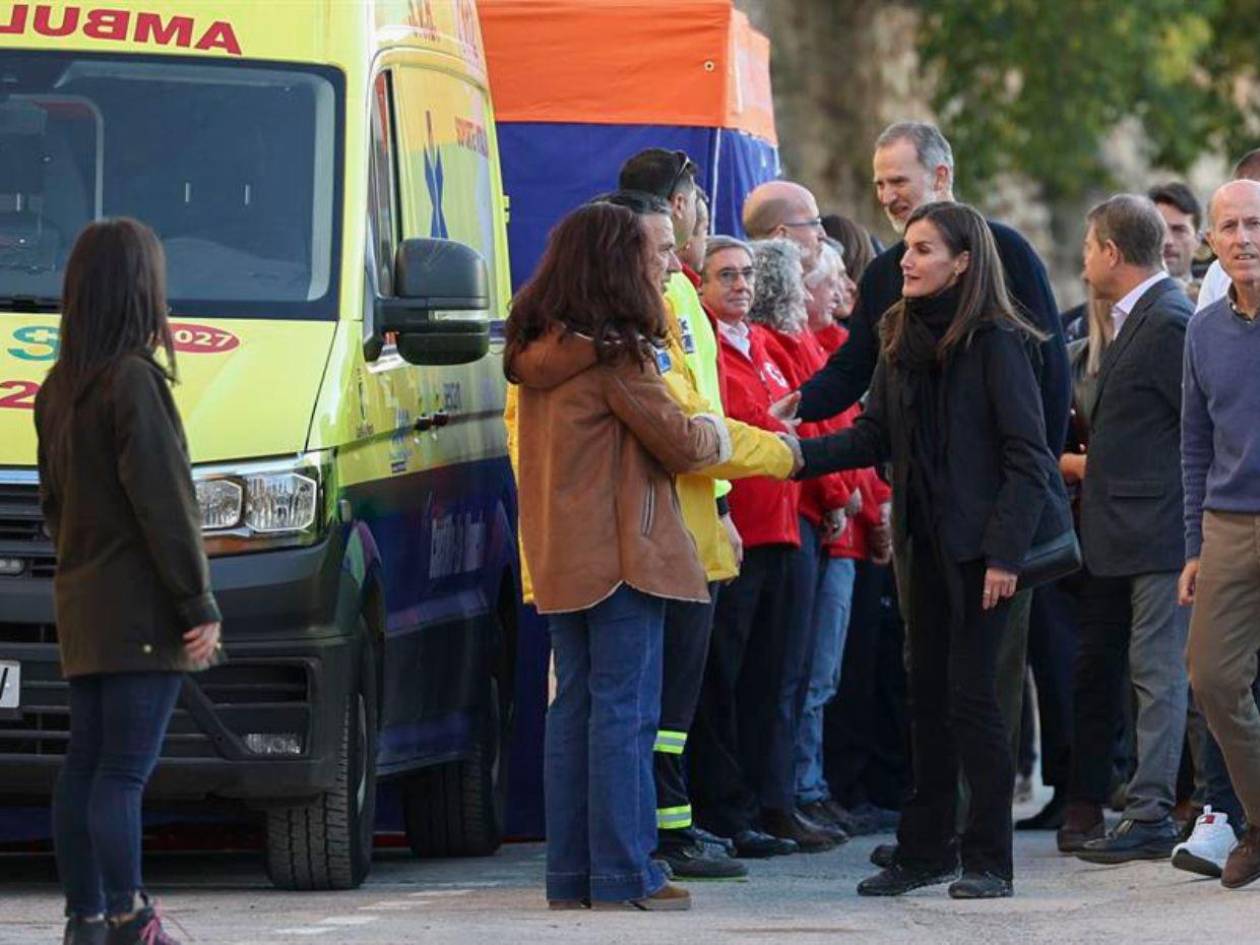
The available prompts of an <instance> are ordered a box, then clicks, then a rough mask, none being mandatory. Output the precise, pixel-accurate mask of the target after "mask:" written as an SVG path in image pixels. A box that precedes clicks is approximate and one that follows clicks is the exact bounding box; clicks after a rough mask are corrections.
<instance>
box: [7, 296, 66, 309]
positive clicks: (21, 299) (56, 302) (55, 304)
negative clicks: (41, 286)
mask: <svg viewBox="0 0 1260 945" xmlns="http://www.w3.org/2000/svg"><path fill="white" fill-rule="evenodd" d="M0 311H6V312H21V313H27V312H60V311H61V299H56V298H52V297H51V296H40V295H0Z"/></svg>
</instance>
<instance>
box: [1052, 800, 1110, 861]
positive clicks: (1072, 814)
mask: <svg viewBox="0 0 1260 945" xmlns="http://www.w3.org/2000/svg"><path fill="white" fill-rule="evenodd" d="M1106 830H1107V826H1106V824H1104V823H1103V815H1102V807H1101V806H1100V805H1098V804H1089V803H1086V802H1084V801H1074V802H1072V803H1070V804H1068V805H1067V809H1066V811H1065V812H1064V815H1063V826H1061V827H1060V828H1059V831H1058V833H1057V834H1056V835H1055V843H1056V844H1057V845H1058V847H1059V852H1060V853H1076V852H1077V851H1078V850H1081V849H1084V847H1085V844H1086V843H1089V842H1090V841H1091V840H1101V839H1102V837H1103V836H1104V834H1105V833H1106Z"/></svg>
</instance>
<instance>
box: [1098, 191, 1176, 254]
mask: <svg viewBox="0 0 1260 945" xmlns="http://www.w3.org/2000/svg"><path fill="white" fill-rule="evenodd" d="M1086 219H1087V220H1088V221H1089V222H1090V223H1091V224H1092V225H1093V227H1094V238H1095V239H1096V240H1097V241H1098V245H1099V246H1102V245H1104V244H1105V243H1107V242H1108V241H1110V242H1112V243H1114V244H1115V246H1116V249H1118V250H1119V251H1120V257H1121V258H1122V259H1123V260H1124V261H1125V262H1126V263H1128V264H1129V265H1131V266H1141V267H1142V268H1144V269H1157V268H1160V267H1161V266H1163V264H1164V218H1163V216H1162V215H1161V214H1160V212H1159V210H1157V209H1156V207H1155V204H1154V203H1152V202H1151V200H1150V199H1149V198H1147V197H1142V196H1139V195H1138V194H1116V195H1115V196H1114V197H1110V198H1108V199H1107V200H1104V201H1103V202H1102V203H1099V204H1095V205H1094V206H1093V208H1092V209H1091V210H1090V211H1089V215H1088V216H1087V217H1086Z"/></svg>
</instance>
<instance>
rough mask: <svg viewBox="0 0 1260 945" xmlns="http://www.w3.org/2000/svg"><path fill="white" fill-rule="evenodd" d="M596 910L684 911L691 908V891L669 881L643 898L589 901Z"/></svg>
mask: <svg viewBox="0 0 1260 945" xmlns="http://www.w3.org/2000/svg"><path fill="white" fill-rule="evenodd" d="M591 908H592V909H594V910H595V911H596V912H612V911H617V910H620V911H623V912H624V911H630V912H686V911H687V910H688V909H690V908H691V893H689V892H687V890H685V889H682V888H680V887H678V886H674V885H672V884H671V883H666V884H665V885H664V886H662V887H661V888H660V889H658V890H657V891H656V892H654V893H652V895H650V896H647V897H645V898H643V899H617V900H612V901H608V900H601V899H596V900H595V901H594V902H592V903H591Z"/></svg>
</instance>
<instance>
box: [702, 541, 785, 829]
mask: <svg viewBox="0 0 1260 945" xmlns="http://www.w3.org/2000/svg"><path fill="white" fill-rule="evenodd" d="M792 552H793V549H792V548H791V547H790V546H787V545H763V546H759V547H756V548H750V549H748V550H747V551H745V552H744V563H743V566H742V567H741V568H740V573H739V577H737V578H736V579H735V580H734V581H732V582H731V583H730V584H728V585H726V586H725V587H723V588H722V592H721V593H720V594H719V595H718V600H717V608H716V610H715V611H714V617H713V638H712V640H711V642H710V644H709V659H708V662H707V663H706V664H705V670H704V686H703V688H702V690H701V694H700V704H699V706H698V708H697V709H696V718H695V722H694V723H693V724H692V727H691V736H690V738H689V739H688V753H687V762H688V773H689V775H690V779H691V799H692V805H693V809H694V811H695V820H696V822H697V823H699V824H700V826H702V827H704V828H705V829H706V830H710V831H712V832H713V833H716V834H718V835H719V836H723V837H733V836H735V835H736V834H739V833H741V832H742V831H744V830H747V829H749V828H750V827H752V826H754V825H755V824H756V821H757V817H758V815H759V813H760V808H761V806H762V799H763V792H764V790H765V787H766V786H767V785H773V784H774V779H775V778H777V779H778V780H779V781H784V780H786V782H787V784H788V785H789V790H792V789H793V788H794V786H795V785H794V774H795V770H794V768H793V767H792V764H791V760H792V747H793V746H792V742H791V741H790V740H789V741H788V742H787V744H786V746H785V745H782V744H777V745H776V744H775V739H776V737H778V736H776V731H777V726H775V725H773V724H772V723H773V719H774V716H775V714H776V710H777V706H778V704H779V693H780V681H781V677H782V667H783V625H784V621H785V616H784V615H785V614H786V613H787V612H788V607H789V597H790V586H789V580H788V578H789V573H790V562H791V556H792ZM776 765H777V766H778V770H777V771H776V770H775V766H776ZM780 786H781V785H780Z"/></svg>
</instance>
